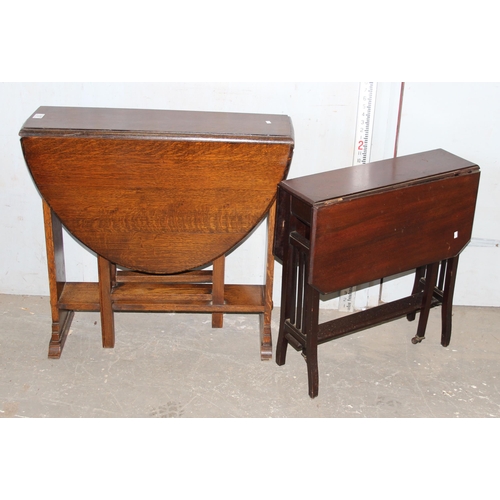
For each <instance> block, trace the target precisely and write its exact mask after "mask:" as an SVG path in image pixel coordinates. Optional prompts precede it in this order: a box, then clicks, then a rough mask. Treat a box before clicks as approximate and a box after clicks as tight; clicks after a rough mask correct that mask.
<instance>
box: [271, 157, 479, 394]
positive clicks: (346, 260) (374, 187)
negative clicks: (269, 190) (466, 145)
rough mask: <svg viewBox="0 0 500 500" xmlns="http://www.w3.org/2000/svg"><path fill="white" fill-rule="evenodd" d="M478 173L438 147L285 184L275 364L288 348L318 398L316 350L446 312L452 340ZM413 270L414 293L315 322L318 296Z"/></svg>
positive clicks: (420, 331)
mask: <svg viewBox="0 0 500 500" xmlns="http://www.w3.org/2000/svg"><path fill="white" fill-rule="evenodd" d="M479 177H480V171H479V167H478V166H477V165H475V164H473V163H471V162H469V161H467V160H464V159H462V158H459V157H457V156H455V155H452V154H450V153H448V152H446V151H444V150H442V149H438V150H433V151H428V152H423V153H418V154H414V155H408V156H403V157H399V158H395V159H391V160H384V161H380V162H373V163H368V164H366V165H357V166H354V167H348V168H343V169H339V170H333V171H330V172H325V173H320V174H315V175H310V176H305V177H301V178H297V179H290V180H285V181H282V182H281V183H280V184H279V186H278V201H277V221H276V236H275V240H274V253H275V256H276V258H277V259H279V260H281V261H282V263H283V278H282V294H281V317H280V330H279V337H278V341H277V346H276V362H277V364H278V365H283V364H284V363H285V358H286V350H287V346H288V344H290V345H291V346H292V347H294V348H295V349H296V350H298V351H302V354H303V356H304V358H305V359H306V364H307V372H308V384H309V396H310V397H311V398H314V397H316V396H317V395H318V384H319V375H318V354H317V351H318V344H321V343H323V342H327V341H329V340H332V339H335V338H339V337H341V336H344V335H347V334H349V333H353V332H355V331H359V330H361V329H364V328H368V327H371V326H375V325H378V324H381V323H384V322H387V321H390V320H393V319H396V318H399V317H402V316H407V318H408V319H409V320H413V319H415V317H416V313H417V312H419V313H420V314H419V321H418V327H417V334H416V336H415V337H414V338H413V339H412V342H413V343H419V342H421V341H422V340H423V338H424V336H425V330H426V325H427V319H428V316H429V310H430V308H431V307H433V306H436V305H442V331H441V343H442V345H443V346H447V345H448V344H449V343H450V338H451V314H452V301H453V291H454V286H455V278H456V272H457V266H458V256H459V254H460V252H461V251H462V250H463V249H464V248H465V246H466V245H467V244H468V242H469V241H470V238H471V234H472V225H473V220H474V212H475V206H476V198H477V191H478V186H479ZM413 269H415V270H416V272H415V282H414V286H413V290H412V293H411V295H409V296H408V297H404V298H402V299H399V300H396V301H393V302H389V303H386V304H382V305H379V306H377V307H374V308H371V309H367V310H364V311H360V312H356V313H352V314H349V315H347V316H345V317H342V318H339V319H335V320H332V321H329V322H326V323H323V324H319V323H318V321H319V300H320V295H321V294H330V293H334V292H338V291H340V290H343V289H346V288H349V287H351V286H359V285H362V284H365V283H369V282H370V281H374V280H377V279H383V278H385V277H388V276H393V275H396V274H398V273H403V272H407V271H411V270H413Z"/></svg>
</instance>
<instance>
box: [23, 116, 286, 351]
mask: <svg viewBox="0 0 500 500" xmlns="http://www.w3.org/2000/svg"><path fill="white" fill-rule="evenodd" d="M20 135H21V144H22V148H23V152H24V156H25V159H26V163H27V165H28V167H29V170H30V172H31V174H32V176H33V179H34V181H35V184H36V185H37V187H38V189H39V191H40V194H41V196H42V198H43V201H44V214H45V227H46V237H47V249H48V258H49V277H50V281H51V296H52V299H53V304H52V306H53V331H55V334H54V335H53V342H52V343H51V348H50V350H49V355H50V356H51V357H59V356H60V353H61V349H62V345H63V343H64V339H65V334H66V333H67V328H68V327H69V324H70V322H71V317H72V312H73V311H79V310H99V311H100V312H101V317H102V330H103V344H104V345H105V346H107V347H112V346H113V344H114V327H113V316H112V312H113V311H121V310H127V311H131V310H134V311H193V312H210V313H212V314H213V316H212V317H213V325H214V326H218V327H220V326H222V314H223V313H224V312H258V313H260V314H261V315H263V318H262V321H263V327H262V344H261V353H262V357H263V358H266V359H267V358H269V357H270V355H271V338H270V318H271V316H270V314H271V313H270V311H271V308H272V302H271V292H272V277H273V258H272V239H273V236H274V212H275V210H274V201H275V196H276V186H277V184H278V183H279V182H280V181H281V180H282V179H284V178H285V177H286V175H287V173H288V169H289V166H290V162H291V158H292V153H293V146H294V142H293V128H292V124H291V120H290V118H289V117H287V116H281V115H259V114H239V113H210V112H190V111H162V110H140V109H108V108H66V107H41V108H39V109H38V110H37V111H36V112H35V113H34V114H33V115H32V116H31V117H30V118H29V119H28V120H27V121H26V123H25V124H24V126H23V128H22V130H21V132H20ZM271 208H272V210H271ZM267 215H269V217H268V236H269V242H268V249H267V272H266V283H265V285H264V286H260V285H255V286H247V285H232V286H228V285H224V257H225V255H226V254H227V253H229V252H230V251H231V250H232V249H234V248H235V247H236V246H237V245H238V244H239V243H241V242H242V241H243V240H244V239H245V238H246V237H247V236H248V235H249V233H251V231H252V230H253V229H254V228H255V227H256V226H257V225H258V224H259V223H260V222H261V221H262V220H263V219H264V218H265V217H266V216H267ZM62 226H64V227H66V228H67V229H68V230H69V232H70V233H71V234H72V235H74V236H75V237H76V238H78V239H79V240H80V241H81V242H82V243H83V244H84V245H85V246H87V247H88V248H90V249H91V250H93V251H94V252H95V253H96V254H97V256H98V270H99V283H90V284H89V283H67V282H66V280H65V277H64V261H63V259H64V256H63V249H62V238H61V237H60V232H61V230H62ZM212 263H213V272H212V271H201V270H199V268H202V267H206V266H207V265H209V264H212ZM117 266H120V268H123V269H125V270H117Z"/></svg>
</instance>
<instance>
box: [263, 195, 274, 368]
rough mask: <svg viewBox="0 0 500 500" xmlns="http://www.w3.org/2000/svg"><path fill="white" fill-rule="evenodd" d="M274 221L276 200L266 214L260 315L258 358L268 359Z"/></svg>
mask: <svg viewBox="0 0 500 500" xmlns="http://www.w3.org/2000/svg"><path fill="white" fill-rule="evenodd" d="M275 221H276V201H275V202H274V203H273V204H272V206H271V208H270V209H269V213H268V216H267V258H266V273H265V276H266V278H265V279H266V282H265V284H264V313H263V314H261V315H260V323H261V324H260V358H261V360H269V359H271V358H272V353H273V340H272V333H271V319H272V312H273V283H274V255H273V243H274V225H275Z"/></svg>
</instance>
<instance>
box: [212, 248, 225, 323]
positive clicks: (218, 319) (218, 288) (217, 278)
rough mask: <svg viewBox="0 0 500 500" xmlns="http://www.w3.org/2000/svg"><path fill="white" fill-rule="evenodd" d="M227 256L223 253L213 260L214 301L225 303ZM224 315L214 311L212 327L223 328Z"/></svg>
mask: <svg viewBox="0 0 500 500" xmlns="http://www.w3.org/2000/svg"><path fill="white" fill-rule="evenodd" d="M225 264H226V257H225V255H222V256H221V257H219V258H218V259H215V260H214V262H213V273H212V303H213V304H224V274H225ZM223 324H224V315H223V314H222V313H212V328H222V326H223Z"/></svg>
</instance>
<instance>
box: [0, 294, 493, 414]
mask: <svg viewBox="0 0 500 500" xmlns="http://www.w3.org/2000/svg"><path fill="white" fill-rule="evenodd" d="M0 311H1V314H0V416H3V417H143V418H148V417H159V418H164V417H166V418H171V417H184V418H186V417H247V418H252V417H344V418H351V417H370V418H384V417H387V418H391V417H404V418H409V417H449V418H453V417H467V418H470V417H476V418H482V417H499V416H500V392H499V388H500V362H499V361H500V332H499V329H498V325H499V324H500V308H473V307H455V309H454V318H453V334H452V341H451V344H450V346H449V347H448V348H443V347H442V346H441V345H440V343H439V337H440V316H439V315H440V309H439V308H437V309H434V310H432V311H431V316H430V320H429V325H428V328H427V338H426V340H424V341H423V342H422V343H421V344H418V345H413V344H412V343H411V342H410V339H411V338H412V337H413V335H414V334H415V331H416V322H412V323H410V322H408V321H406V319H401V320H397V321H394V322H392V323H388V324H385V325H382V326H379V327H376V328H373V329H370V330H365V331H363V332H359V333H356V334H353V335H350V336H348V337H344V338H341V339H338V340H336V341H332V342H329V343H326V344H323V345H321V346H320V347H319V370H320V384H319V396H318V397H317V398H316V399H314V400H311V399H310V398H309V396H308V393H307V373H306V365H305V362H304V360H303V358H302V356H301V355H300V354H299V353H297V352H296V351H295V350H294V349H292V348H289V350H288V356H287V362H286V364H285V365H284V366H282V367H280V366H277V365H276V363H275V361H274V359H273V360H272V361H267V362H263V361H261V360H260V355H259V321H258V316H257V315H226V316H225V319H224V321H225V326H224V328H222V329H212V328H211V318H210V316H209V315H203V314H199V315H194V314H152V313H148V314H144V313H143V314H139V313H117V314H116V315H115V324H116V346H115V348H114V349H103V348H102V347H101V339H100V321H99V315H98V314H97V313H76V314H75V317H74V320H73V324H72V331H71V334H70V335H69V337H68V340H67V342H66V345H65V347H64V351H63V354H62V357H61V359H59V360H51V359H48V358H47V349H48V342H49V337H50V328H51V327H50V309H49V299H48V297H26V296H15V295H3V296H2V295H0ZM334 314H339V313H338V312H333V311H322V320H323V321H325V320H327V319H329V318H330V317H333V316H332V315H334ZM278 317H279V309H276V310H275V311H274V321H273V334H274V336H275V338H276V335H277V329H278V324H277V318H278Z"/></svg>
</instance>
